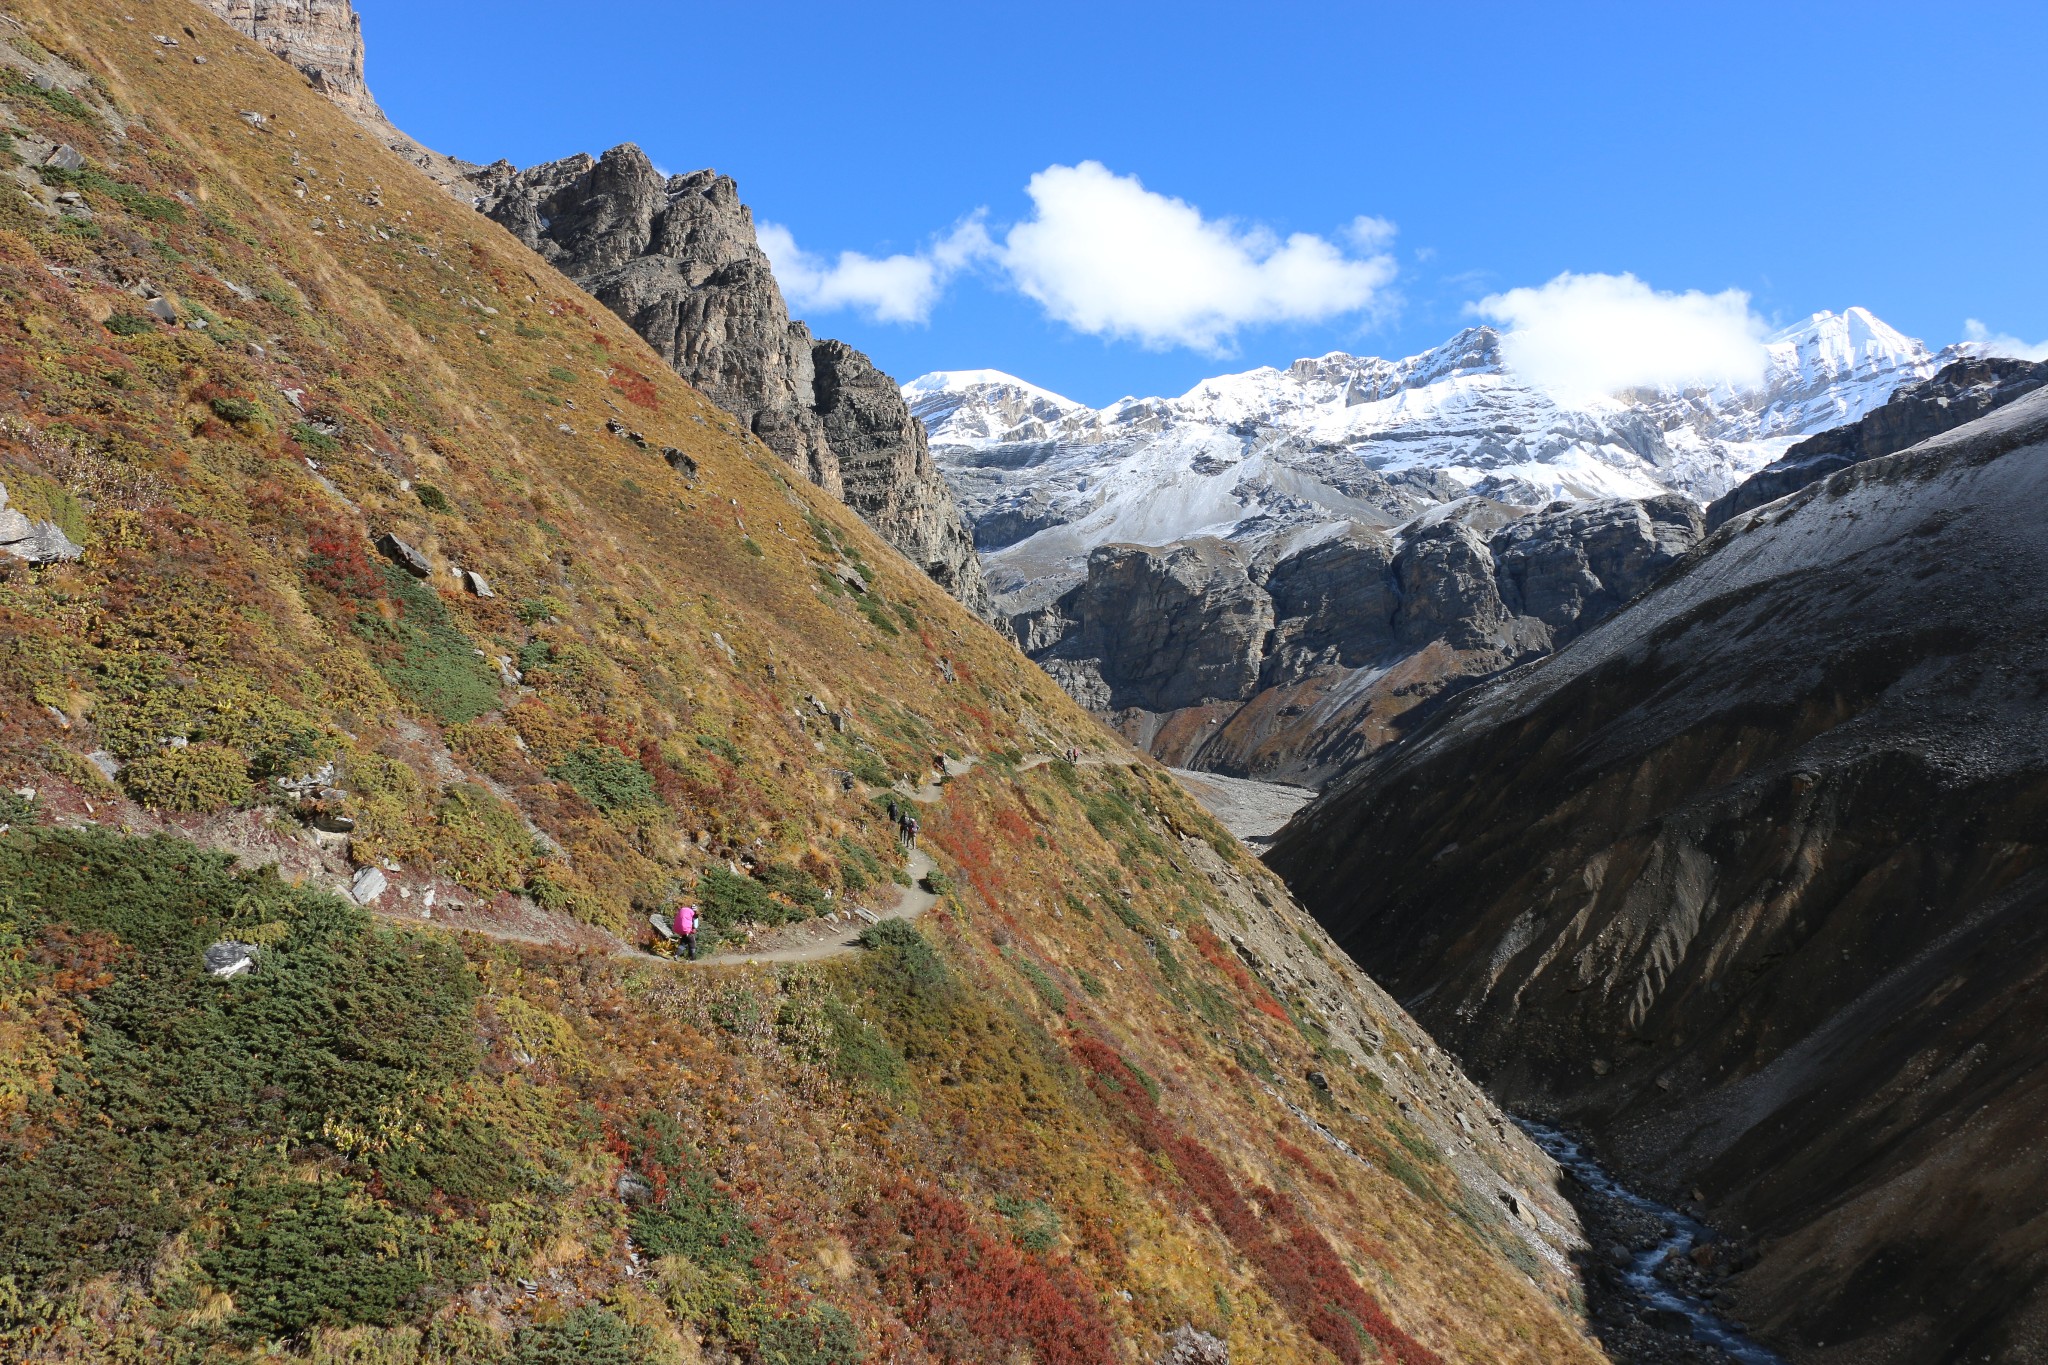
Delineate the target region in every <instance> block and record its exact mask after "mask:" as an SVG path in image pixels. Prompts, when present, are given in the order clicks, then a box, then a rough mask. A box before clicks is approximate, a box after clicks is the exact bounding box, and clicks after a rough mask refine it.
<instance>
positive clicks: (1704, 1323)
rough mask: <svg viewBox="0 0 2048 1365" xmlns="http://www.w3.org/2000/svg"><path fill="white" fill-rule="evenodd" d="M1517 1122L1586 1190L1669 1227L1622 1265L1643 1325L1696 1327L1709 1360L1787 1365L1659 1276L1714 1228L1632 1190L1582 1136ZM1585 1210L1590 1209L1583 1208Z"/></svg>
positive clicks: (1697, 1341) (1710, 1237)
mask: <svg viewBox="0 0 2048 1365" xmlns="http://www.w3.org/2000/svg"><path fill="white" fill-rule="evenodd" d="M1515 1122H1516V1123H1518V1124H1520V1125H1521V1126H1522V1131H1524V1132H1526V1133H1527V1134H1528V1135H1529V1136H1530V1138H1531V1139H1533V1140H1534V1141H1535V1143H1536V1145H1537V1146H1539V1147H1541V1148H1542V1149H1543V1150H1544V1151H1546V1152H1548V1153H1549V1154H1550V1156H1551V1159H1552V1160H1554V1161H1555V1162H1557V1164H1558V1165H1560V1166H1562V1167H1564V1168H1565V1170H1567V1171H1569V1172H1570V1173H1571V1176H1572V1178H1573V1179H1574V1180H1576V1181H1577V1182H1578V1183H1579V1185H1580V1186H1581V1187H1583V1188H1584V1189H1585V1190H1587V1191H1589V1192H1590V1193H1592V1194H1593V1195H1596V1196H1598V1197H1599V1199H1601V1200H1603V1201H1606V1202H1607V1203H1608V1204H1610V1205H1615V1206H1619V1207H1620V1208H1621V1209H1624V1210H1627V1211H1629V1212H1631V1213H1634V1214H1636V1215H1638V1216H1640V1217H1646V1218H1648V1219H1650V1220H1653V1221H1654V1222H1655V1223H1656V1225H1658V1226H1660V1227H1662V1228H1663V1229H1664V1231H1663V1235H1662V1236H1661V1237H1660V1238H1658V1239H1657V1241H1656V1243H1655V1245H1653V1246H1650V1247H1647V1248H1645V1247H1638V1248H1636V1249H1634V1250H1633V1251H1631V1252H1630V1259H1629V1263H1628V1265H1626V1266H1624V1267H1620V1269H1621V1278H1622V1281H1623V1282H1624V1284H1625V1285H1626V1287H1627V1293H1626V1296H1625V1297H1626V1298H1627V1299H1629V1300H1630V1301H1631V1305H1630V1306H1631V1307H1632V1308H1633V1310H1634V1312H1635V1314H1636V1316H1637V1319H1638V1321H1644V1322H1650V1323H1652V1324H1653V1325H1654V1320H1655V1319H1657V1318H1659V1317H1662V1318H1664V1320H1665V1321H1667V1322H1670V1323H1672V1324H1674V1325H1675V1324H1676V1323H1677V1322H1678V1321H1679V1320H1680V1319H1683V1321H1684V1323H1685V1325H1686V1327H1687V1328H1689V1329H1690V1338H1691V1341H1692V1343H1693V1345H1694V1346H1695V1347H1705V1348H1707V1350H1708V1351H1709V1352H1712V1353H1714V1354H1713V1355H1710V1356H1709V1357H1707V1358H1709V1359H1719V1360H1725V1361H1731V1362H1734V1363H1735V1365H1785V1359H1784V1357H1783V1356H1780V1355H1778V1354H1777V1353H1776V1352H1774V1351H1771V1350H1769V1349H1768V1348H1766V1347H1763V1346H1759V1345H1758V1344H1757V1343H1756V1342H1754V1341H1752V1340H1750V1339H1749V1338H1748V1337H1747V1336H1745V1335H1743V1334H1742V1333H1741V1332H1740V1331H1738V1330H1736V1328H1735V1327H1734V1326H1733V1325H1732V1324H1730V1323H1729V1322H1728V1320H1727V1319H1726V1318H1723V1317H1722V1316H1720V1314H1718V1313H1716V1312H1715V1311H1714V1309H1713V1308H1712V1307H1711V1306H1710V1305H1709V1304H1708V1303H1707V1302H1706V1301H1705V1300H1703V1299H1700V1298H1698V1297H1695V1296H1694V1295H1692V1294H1688V1293H1685V1292H1684V1291H1683V1290H1680V1289H1677V1288H1675V1287H1674V1286H1672V1285H1670V1284H1667V1283H1666V1282H1665V1281H1664V1280H1663V1279H1661V1278H1660V1277H1659V1276H1658V1274H1657V1271H1658V1269H1659V1268H1660V1267H1662V1266H1663V1265H1665V1264H1666V1263H1667V1262H1670V1261H1672V1260H1673V1259H1674V1258H1677V1259H1683V1258H1684V1257H1685V1256H1687V1255H1688V1254H1689V1253H1690V1252H1691V1251H1692V1249H1693V1248H1694V1247H1695V1246H1700V1245H1703V1244H1707V1243H1711V1242H1713V1241H1715V1240H1716V1238H1715V1235H1714V1231H1713V1229H1711V1228H1709V1227H1708V1226H1707V1225H1706V1224H1704V1223H1702V1222H1700V1221H1698V1220H1697V1219H1694V1218H1690V1217H1687V1216H1686V1215H1685V1214H1683V1213H1680V1212H1679V1211H1678V1210H1677V1209H1671V1208H1666V1207H1665V1206H1664V1205H1662V1204H1659V1203H1657V1202H1656V1201H1654V1200H1651V1199H1646V1198H1644V1197H1643V1196H1642V1195H1639V1194H1637V1193H1636V1192H1635V1191H1633V1190H1631V1189H1629V1188H1627V1187H1626V1186H1624V1185H1623V1184H1622V1183H1621V1182H1620V1181H1618V1180H1616V1179H1615V1178H1614V1177H1613V1176H1611V1175H1609V1174H1608V1173H1607V1171H1606V1170H1605V1169H1604V1168H1603V1167H1602V1166H1601V1165H1600V1163H1599V1162H1597V1161H1595V1160H1593V1158H1592V1157H1590V1156H1588V1155H1587V1154H1586V1151H1585V1148H1584V1147H1582V1146H1581V1145H1580V1144H1579V1142H1578V1140H1577V1139H1576V1138H1573V1137H1571V1136H1570V1135H1568V1134H1566V1133H1564V1132H1561V1131H1560V1130H1558V1129H1556V1128H1552V1127H1550V1126H1549V1125H1547V1124H1543V1123H1538V1122H1536V1121H1535V1120H1534V1119H1525V1118H1516V1119H1515ZM1574 1202H1578V1201H1576V1200H1575V1201H1574ZM1581 1212H1582V1213H1583V1212H1585V1211H1584V1210H1583V1209H1582V1210H1581ZM1593 1221H1596V1220H1590V1219H1589V1224H1590V1223H1591V1222H1593ZM1589 1231H1591V1228H1590V1226H1589ZM1602 1251H1604V1248H1596V1254H1599V1253H1600V1252H1602ZM1669 1315H1677V1316H1675V1317H1673V1316H1669ZM1658 1330H1659V1331H1660V1333H1661V1334H1663V1335H1669V1336H1680V1337H1681V1339H1683V1337H1682V1336H1681V1334H1680V1333H1678V1332H1675V1331H1672V1330H1670V1328H1663V1329H1658ZM1695 1354H1697V1353H1695ZM1634 1356H1635V1353H1634V1352H1630V1353H1628V1354H1627V1355H1624V1356H1620V1357H1617V1358H1618V1359H1630V1358H1633V1357H1634ZM1651 1358H1655V1357H1651Z"/></svg>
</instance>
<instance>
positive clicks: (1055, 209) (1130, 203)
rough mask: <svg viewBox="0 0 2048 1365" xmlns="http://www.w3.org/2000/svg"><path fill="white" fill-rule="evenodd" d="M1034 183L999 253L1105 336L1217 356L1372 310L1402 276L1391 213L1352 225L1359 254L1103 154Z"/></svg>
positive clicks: (1049, 305)
mask: <svg viewBox="0 0 2048 1365" xmlns="http://www.w3.org/2000/svg"><path fill="white" fill-rule="evenodd" d="M1026 192H1027V193H1029V194H1030V196H1031V201H1032V204H1033V205H1034V207H1035V213H1034V216H1033V217H1031V218H1030V219H1028V220H1026V221H1025V222H1022V223H1019V224H1017V225H1016V226H1015V227H1013V228H1011V229H1010V231H1009V232H1008V234H1007V235H1006V236H1005V237H1004V239H1003V244H1002V247H1001V249H1000V253H999V256H998V259H999V261H1000V262H1001V264H1002V266H1003V268H1004V269H1005V271H1007V272H1008V274H1009V277H1010V280H1011V282H1012V283H1013V284H1015V285H1016V287H1017V288H1018V289H1019V290H1021V291H1022V292H1023V293H1024V294H1025V295H1027V296H1028V297H1030V298H1032V299H1034V300H1036V301H1037V302H1038V303H1039V304H1040V305H1041V306H1042V307H1043V308H1044V309H1045V311H1046V312H1047V313H1048V314H1049V315H1051V316H1052V317H1053V318H1054V319H1055V320H1057V321H1060V322H1064V323H1066V324H1067V325H1068V326H1069V327H1073V328H1075V329H1076V330H1078V331H1082V332H1087V333H1089V334H1091V335H1095V336H1108V337H1120V338H1127V339H1131V340H1136V341H1139V342H1141V343H1143V344H1144V345H1146V346H1148V347H1152V348H1154V349H1165V348H1167V347H1171V346H1186V347H1190V348H1192V349H1194V350H1199V351H1207V352H1210V353H1212V354H1213V353H1217V352H1222V351H1226V350H1228V349H1229V345H1230V342H1231V341H1232V339H1233V338H1234V337H1235V335H1236V334H1237V332H1238V330H1239V329H1241V328H1244V327H1250V326H1257V325H1259V324H1262V323H1275V322H1317V321H1321V320H1323V319H1326V318H1333V317H1338V316H1341V315H1344V314H1347V313H1357V312H1363V311H1367V310H1370V309H1372V308H1373V307H1374V306H1375V305H1376V304H1383V303H1384V302H1385V299H1384V297H1383V293H1384V290H1385V288H1386V286H1387V284H1388V283H1389V282H1390V281H1391V280H1392V279H1393V277H1394V263H1393V260H1392V259H1391V258H1390V257H1388V256H1386V255H1384V254H1381V253H1380V252H1379V248H1380V247H1381V246H1383V245H1384V244H1385V243H1386V241H1387V240H1388V239H1389V238H1390V237H1391V236H1392V235H1393V230H1394V229H1393V225H1392V224H1391V223H1387V222H1385V221H1384V220H1381V219H1373V218H1360V219H1357V220H1356V221H1354V222H1353V223H1352V224H1350V225H1349V226H1348V227H1347V229H1346V230H1345V235H1346V236H1347V237H1349V238H1351V240H1352V241H1353V242H1354V243H1355V244H1356V245H1357V247H1358V249H1359V250H1360V251H1361V252H1363V253H1365V254H1363V255H1361V256H1350V255H1346V254H1345V252H1344V251H1343V250H1341V249H1340V248H1338V247H1337V246H1335V245H1333V244H1332V243H1330V242H1329V241H1327V240H1326V239H1324V238H1321V237H1317V236H1313V235H1311V234H1309V233H1301V232H1297V233H1294V234H1293V235H1291V236H1289V237H1287V238H1285V239H1284V240H1283V239H1282V238H1280V237H1278V236H1277V235H1275V234H1274V233H1272V232H1270V231H1268V230H1266V229H1264V228H1260V227H1256V226H1252V227H1241V226H1239V225H1237V224H1234V223H1231V222H1228V221H1221V220H1215V219H1208V218H1204V217H1203V216H1202V213H1201V210H1199V209H1197V208H1196V207H1195V206H1194V205H1192V204H1189V203H1186V202H1185V201H1183V200H1179V199H1174V198H1170V197H1168V196H1166V195H1163V194H1157V193H1154V192H1153V191H1151V190H1148V189H1146V188H1145V187H1144V186H1143V185H1142V184H1140V183H1139V181H1138V179H1137V177H1135V176H1120V175H1117V174H1115V173H1114V172H1112V171H1111V170H1109V168H1108V167H1106V166H1104V165H1102V163H1100V162H1097V161H1084V162H1082V163H1081V164H1080V165H1078V166H1048V167H1047V168H1046V169H1044V170H1042V171H1040V172H1039V173H1038V174H1036V175H1034V176H1032V177H1031V182H1030V184H1029V185H1028V186H1026Z"/></svg>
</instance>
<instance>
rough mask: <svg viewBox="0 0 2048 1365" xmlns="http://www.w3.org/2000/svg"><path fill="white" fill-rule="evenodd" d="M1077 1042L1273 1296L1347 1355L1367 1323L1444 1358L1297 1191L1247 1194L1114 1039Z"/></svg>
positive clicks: (1386, 1346)
mask: <svg viewBox="0 0 2048 1365" xmlns="http://www.w3.org/2000/svg"><path fill="white" fill-rule="evenodd" d="M1070 1046H1071V1048H1072V1050H1073V1053H1074V1057H1075V1059H1076V1060H1078V1061H1079V1062H1080V1063H1081V1065H1082V1067H1084V1068H1085V1069H1086V1070H1087V1071H1088V1073H1089V1076H1088V1084H1089V1087H1090V1088H1091V1089H1093V1090H1094V1091H1095V1093H1096V1094H1097V1095H1099V1096H1101V1097H1102V1099H1103V1100H1104V1101H1105V1102H1107V1103H1108V1104H1109V1105H1110V1107H1111V1108H1112V1109H1115V1110H1118V1111H1120V1112H1121V1114H1122V1115H1123V1117H1124V1120H1125V1122H1126V1123H1128V1124H1129V1125H1130V1128H1131V1131H1132V1134H1133V1135H1134V1136H1135V1137H1136V1138H1137V1139H1138V1142H1139V1144H1140V1145H1141V1146H1143V1147H1144V1148H1145V1149H1146V1150H1147V1151H1154V1152H1163V1153H1165V1154H1166V1156H1167V1157H1168V1158H1169V1159H1171V1160H1172V1162H1173V1168H1174V1170H1175V1171H1177V1172H1178V1173H1179V1175H1180V1178H1181V1183H1182V1184H1183V1185H1184V1186H1186V1189H1187V1193H1188V1194H1190V1195H1192V1196H1193V1197H1194V1198H1195V1199H1196V1200H1197V1201H1199V1202H1200V1203H1201V1205H1202V1207H1203V1208H1205V1209H1206V1210H1208V1213H1209V1217H1210V1219H1211V1220H1212V1221H1214V1222H1215V1224H1216V1226H1217V1228H1218V1229H1220V1230H1221V1231H1222V1233H1223V1235H1224V1236H1225V1237H1227V1238H1229V1239H1230V1244H1231V1245H1232V1246H1234V1247H1236V1248H1237V1251H1238V1254H1239V1255H1241V1256H1243V1257H1244V1258H1245V1259H1246V1260H1248V1261H1250V1262H1251V1263H1252V1264H1253V1265H1255V1266H1257V1267H1258V1268H1259V1273H1260V1274H1261V1275H1262V1276H1263V1277H1264V1278H1265V1281H1266V1284H1267V1286H1268V1287H1269V1288H1270V1289H1271V1290H1272V1292H1273V1297H1274V1298H1275V1299H1277V1300H1279V1301H1280V1302H1281V1303H1282V1304H1284V1305H1285V1306H1286V1307H1287V1310H1288V1311H1289V1312H1290V1313H1292V1314H1293V1315H1294V1318H1295V1321H1297V1322H1299V1323H1300V1324H1301V1325H1302V1326H1303V1327H1304V1328H1306V1329H1307V1330H1308V1333H1309V1335H1311V1336H1313V1337H1314V1338H1315V1339H1316V1340H1317V1341H1320V1342H1321V1343H1322V1344H1323V1345H1324V1346H1326V1347H1328V1348H1329V1349H1330V1351H1331V1352H1332V1353H1333V1354H1335V1355H1336V1357H1337V1358H1338V1359H1339V1360H1341V1361H1344V1362H1345V1365H1364V1362H1365V1360H1366V1359H1367V1357H1366V1354H1365V1346H1364V1342H1363V1340H1362V1339H1361V1336H1360V1334H1361V1333H1363V1334H1364V1335H1365V1336H1366V1337H1370V1338H1371V1340H1372V1341H1373V1342H1374V1343H1375V1344H1376V1345H1377V1346H1378V1347H1379V1358H1380V1359H1381V1360H1382V1361H1385V1362H1392V1363H1393V1365H1442V1362H1441V1361H1440V1360H1439V1358H1438V1357H1437V1355H1436V1353H1435V1352H1433V1351H1431V1350H1430V1349H1429V1348H1428V1347H1426V1346H1424V1345H1423V1344H1422V1343H1421V1342H1419V1341H1416V1340H1415V1339H1414V1338H1413V1337H1411V1336H1409V1335H1408V1334H1407V1333H1406V1332H1403V1331H1402V1330H1401V1329H1400V1328H1399V1327H1396V1326H1395V1325H1394V1323H1393V1320H1392V1319H1390V1318H1389V1317H1387V1315H1386V1312H1385V1310H1384V1309H1382V1308H1381V1307H1380V1305H1379V1301H1378V1300H1376V1299H1374V1298H1373V1296H1372V1295H1370V1294H1368V1293H1366V1292H1365V1290H1364V1289H1363V1288H1361V1287H1360V1285H1359V1283H1358V1281H1357V1280H1355V1279H1353V1278H1352V1277H1351V1271H1350V1270H1349V1268H1347V1267H1346V1266H1345V1264H1344V1261H1343V1258H1341V1257H1340V1256H1338V1255H1337V1252H1336V1249H1335V1248H1334V1247H1332V1246H1331V1245H1330V1243H1329V1239H1327V1238H1325V1237H1324V1236H1323V1234H1322V1233H1321V1232H1319V1231H1317V1230H1316V1229H1315V1228H1313V1227H1310V1226H1309V1225H1308V1223H1307V1222H1306V1221H1304V1220H1303V1218H1302V1217H1301V1214H1300V1211H1299V1210H1297V1209H1296V1208H1295V1206H1294V1202H1293V1201H1292V1200H1291V1199H1289V1198H1288V1197H1287V1196H1286V1195H1284V1194H1281V1193H1279V1192H1278V1191H1275V1190H1268V1189H1263V1188H1261V1189H1257V1190H1255V1191H1254V1192H1253V1197H1252V1198H1249V1199H1248V1198H1246V1197H1245V1196H1244V1195H1243V1194H1242V1193H1240V1192H1239V1191H1238V1188H1237V1185H1236V1183H1235V1182H1233V1181H1232V1180H1231V1178H1230V1172H1229V1171H1228V1170H1227V1169H1225V1167H1224V1165H1223V1163H1222V1162H1221V1161H1219V1160H1217V1159H1216V1154H1215V1153H1214V1152H1211V1151H1210V1150H1209V1149H1208V1148H1207V1147H1205V1146H1203V1145H1202V1144H1201V1143H1200V1142H1198V1141H1196V1140H1195V1139H1194V1138H1191V1137H1188V1136H1186V1135H1185V1134H1182V1133H1180V1132H1177V1131H1176V1130H1175V1129H1174V1127H1173V1125H1172V1123H1171V1122H1170V1121H1169V1120H1168V1119H1167V1118H1166V1116H1165V1115H1163V1114H1161V1113H1160V1112H1159V1106H1158V1105H1157V1104H1155V1103H1154V1102H1153V1100H1152V1095H1151V1092H1150V1091H1149V1090H1147V1089H1146V1088H1145V1084H1144V1082H1143V1081H1142V1080H1140V1079H1139V1077H1138V1074H1137V1073H1136V1072H1135V1071H1133V1070H1131V1068H1130V1066H1129V1065H1128V1064H1127V1063H1126V1062H1125V1061H1124V1059H1123V1058H1122V1057H1119V1056H1118V1055H1117V1054H1116V1051H1115V1049H1113V1048H1111V1047H1110V1046H1109V1045H1108V1044H1107V1043H1104V1042H1103V1041H1102V1040H1101V1039H1099V1038H1091V1037H1088V1036H1086V1035H1079V1036H1076V1037H1075V1038H1074V1039H1073V1041H1072V1042H1071V1044H1070Z"/></svg>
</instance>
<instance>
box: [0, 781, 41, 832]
mask: <svg viewBox="0 0 2048 1365" xmlns="http://www.w3.org/2000/svg"><path fill="white" fill-rule="evenodd" d="M41 823H42V803H41V802H39V801H37V800H36V798H35V797H33V796H23V795H22V794H21V793H20V792H17V791H12V790H9V789H7V788H4V787H0V825H4V826H7V827H8V828H10V829H26V828H27V827H29V826H30V825H36V824H41Z"/></svg>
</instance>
